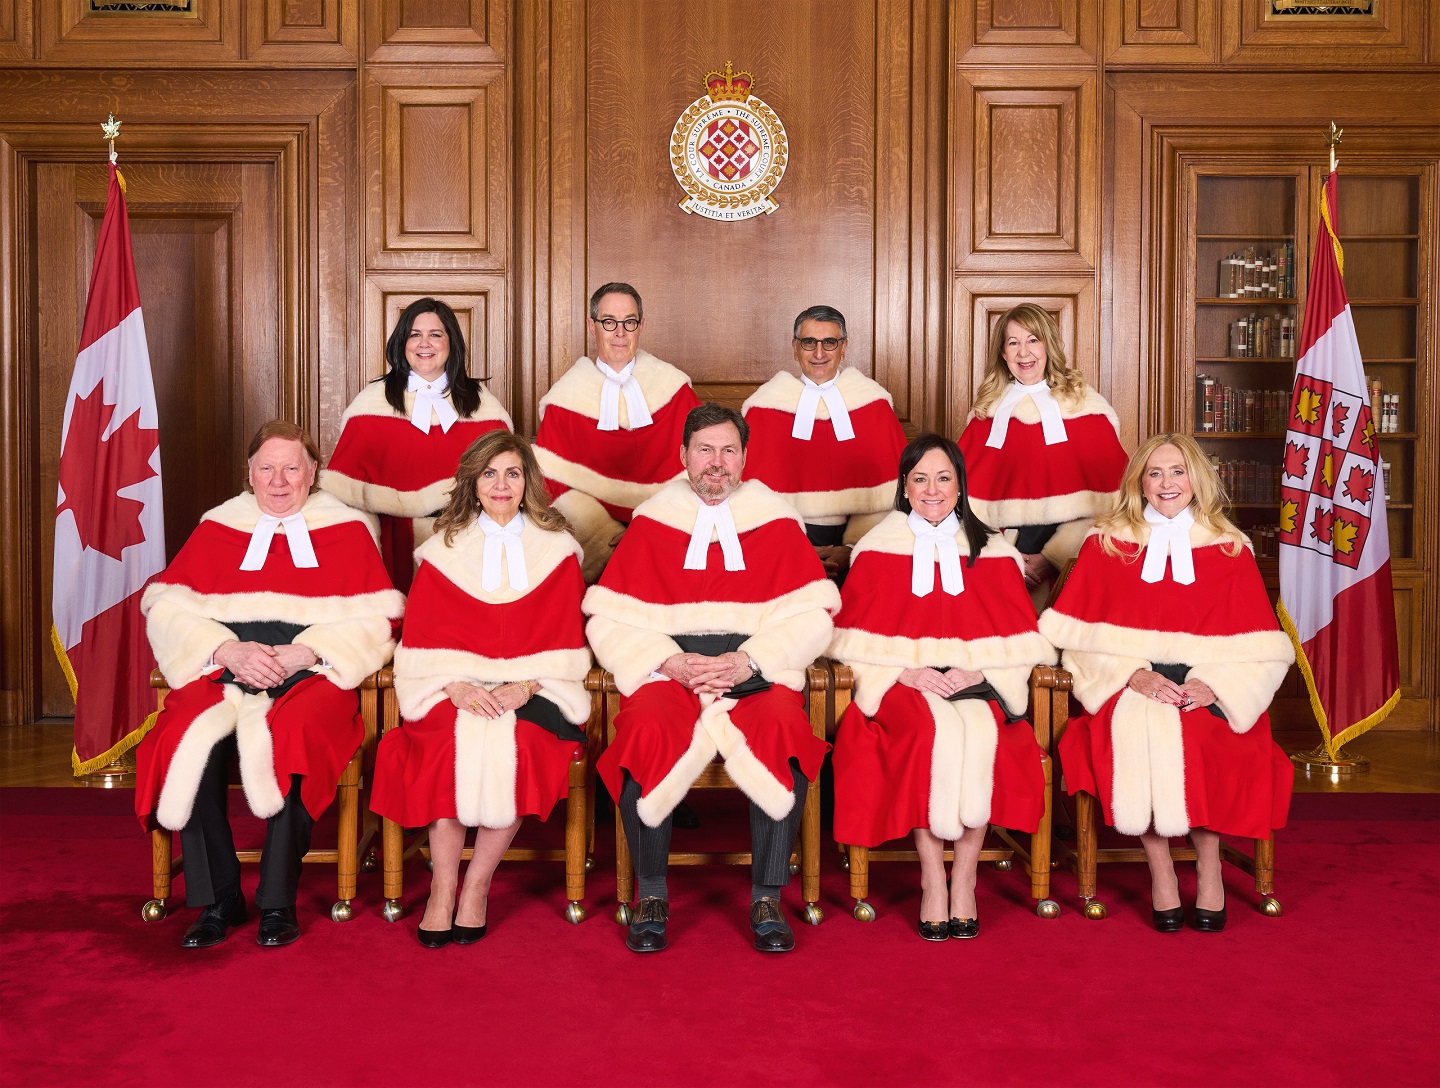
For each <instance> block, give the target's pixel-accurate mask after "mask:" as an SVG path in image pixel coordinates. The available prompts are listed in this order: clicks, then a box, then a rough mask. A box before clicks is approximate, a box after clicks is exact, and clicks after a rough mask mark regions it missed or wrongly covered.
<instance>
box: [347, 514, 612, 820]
mask: <svg viewBox="0 0 1440 1088" xmlns="http://www.w3.org/2000/svg"><path fill="white" fill-rule="evenodd" d="M520 542H521V546H522V547H523V548H524V551H525V573H526V579H527V581H528V583H529V588H527V589H525V590H515V589H512V588H511V587H510V582H509V565H508V563H507V562H506V561H505V560H504V559H502V560H501V571H502V577H501V581H500V586H499V588H497V589H494V590H486V589H485V588H484V586H483V585H482V584H481V575H482V572H483V570H484V556H485V531H484V529H482V528H481V526H480V523H479V522H478V521H476V522H473V523H471V524H470V525H469V526H467V527H466V528H464V529H462V530H460V532H459V533H457V534H456V535H455V539H454V541H453V542H452V543H451V544H450V545H449V546H448V547H447V546H446V544H445V538H444V536H443V534H442V535H436V536H432V537H431V538H430V539H429V540H427V541H426V542H425V543H424V544H422V545H420V547H419V549H418V550H417V551H416V553H415V554H416V556H417V558H419V559H420V569H419V570H418V571H417V572H416V574H415V585H414V587H413V588H412V589H411V591H410V597H409V600H408V601H407V602H406V610H405V632H404V636H403V638H402V639H401V641H400V646H399V648H398V649H397V650H396V651H395V696H396V698H397V699H398V700H399V702H400V713H401V715H402V717H403V718H404V723H403V724H402V726H401V727H400V728H399V729H392V730H391V731H390V732H389V733H387V734H385V737H384V739H382V740H381V742H380V749H379V752H378V753H377V754H376V757H375V786H374V790H373V792H372V794H371V798H370V807H371V808H372V809H374V810H375V811H376V812H378V813H379V814H380V815H381V816H385V817H387V818H389V819H391V820H394V821H395V822H396V823H398V824H401V825H402V826H404V827H423V826H425V825H428V824H431V823H433V822H434V821H436V820H438V819H459V820H460V822H461V823H464V824H466V825H467V826H469V827H476V826H484V827H495V828H499V827H509V826H510V825H511V824H512V823H514V822H515V820H516V818H517V817H518V816H538V817H540V818H541V819H542V820H543V819H545V818H546V817H547V816H549V814H550V810H551V809H552V808H553V807H554V806H555V802H556V801H558V800H559V799H560V798H561V797H563V796H564V795H565V793H566V791H567V790H568V789H569V768H570V762H571V760H572V759H573V758H574V756H575V751H576V749H577V748H578V747H579V745H577V744H576V742H574V741H567V740H561V739H560V738H559V737H557V736H556V735H555V734H554V733H551V732H548V731H546V730H545V729H542V728H541V727H540V726H538V725H536V724H534V723H533V722H529V721H525V720H523V719H517V718H516V716H515V713H514V711H508V712H506V713H505V714H502V715H500V717H498V718H486V717H484V716H482V715H479V714H472V713H470V712H469V711H464V710H459V709H457V708H456V706H455V704H454V703H453V702H451V700H450V698H449V697H448V696H447V695H446V694H445V686H446V685H447V684H450V683H453V682H455V681H464V682H466V683H470V684H478V685H481V686H484V687H487V688H490V687H496V686H498V685H500V684H506V683H510V682H512V681H520V680H538V681H540V684H541V687H540V690H539V691H537V692H536V693H535V694H534V695H532V696H531V698H532V699H546V700H549V701H550V702H552V703H554V704H555V706H557V707H558V708H559V709H560V712H561V714H563V715H564V716H565V718H566V720H567V721H570V722H572V723H575V724H580V723H583V722H585V721H586V720H587V719H588V718H589V717H590V696H589V695H588V694H587V693H586V691H585V674H586V673H587V672H588V671H589V669H590V651H589V650H588V649H586V647H585V627H584V619H583V617H582V616H581V614H580V597H581V595H582V594H583V593H584V590H585V585H584V582H583V580H582V579H581V577H580V561H579V557H580V547H579V545H577V544H576V543H575V541H574V540H573V539H572V538H571V537H570V535H569V534H568V533H563V532H547V531H545V530H543V529H540V528H538V527H536V526H535V525H534V524H533V523H532V522H530V521H529V520H528V519H527V520H526V523H525V526H524V528H523V530H522V531H521V534H520ZM503 554H504V553H503V552H502V555H503Z"/></svg>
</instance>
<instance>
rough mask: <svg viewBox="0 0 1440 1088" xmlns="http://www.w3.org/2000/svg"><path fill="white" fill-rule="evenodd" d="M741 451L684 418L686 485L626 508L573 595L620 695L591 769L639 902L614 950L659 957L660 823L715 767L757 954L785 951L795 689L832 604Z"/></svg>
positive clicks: (806, 750)
mask: <svg viewBox="0 0 1440 1088" xmlns="http://www.w3.org/2000/svg"><path fill="white" fill-rule="evenodd" d="M748 441H749V427H748V425H747V424H746V423H745V420H744V419H743V418H742V417H741V416H740V414H739V413H738V412H736V411H735V410H734V409H731V408H724V407H721V406H720V405H717V404H704V405H701V406H700V407H698V408H696V409H694V410H693V411H691V412H690V413H689V415H688V416H687V417H686V420H685V427H684V432H683V435H682V445H681V448H680V461H681V463H682V465H683V466H684V469H685V476H684V478H683V479H678V480H675V481H673V482H672V483H670V484H668V485H666V487H665V488H664V489H663V490H661V491H660V492H659V493H658V494H656V495H655V496H654V497H652V498H650V499H647V500H646V501H645V502H643V503H642V504H641V505H640V506H639V507H637V508H636V510H635V516H634V518H633V520H632V521H631V523H630V528H629V529H628V530H627V531H626V533H625V536H624V538H623V539H622V540H621V542H620V544H619V546H618V547H617V548H616V550H615V553H614V555H613V556H612V557H611V559H610V562H609V564H608V565H607V566H606V568H605V573H604V575H603V576H602V577H601V579H600V581H599V583H598V584H596V585H595V586H592V587H591V589H590V590H589V591H588V592H587V593H586V595H585V603H584V608H585V612H586V613H587V614H588V615H589V616H590V620H589V623H588V625H587V627H586V634H587V636H588V637H589V641H590V645H591V647H592V648H593V649H594V651H595V656H596V658H597V659H598V660H599V662H600V664H601V665H602V666H603V667H605V668H606V669H608V670H609V671H610V672H611V673H612V674H614V677H615V683H616V686H617V687H618V688H619V689H620V694H621V701H620V711H619V713H618V714H617V715H616V718H615V739H614V741H613V742H612V743H611V744H610V746H609V747H608V748H607V749H606V751H605V754H604V755H603V756H601V758H600V761H599V764H598V766H597V770H598V771H599V774H600V776H601V777H602V779H603V780H604V782H605V785H606V786H607V787H608V788H609V790H610V794H611V796H612V797H615V798H617V799H618V806H619V810H620V816H621V820H622V821H623V824H624V829H625V836H626V838H627V840H628V841H629V846H630V853H631V856H632V857H633V858H634V862H635V874H636V877H637V879H638V883H639V889H638V898H639V902H638V905H637V908H636V910H635V912H634V914H633V916H632V917H633V921H632V922H631V924H630V927H629V930H628V932H627V934H626V940H625V943H626V945H627V947H629V948H630V949H631V950H632V951H634V952H658V951H660V950H661V949H663V948H665V947H666V944H667V938H666V922H667V920H668V918H669V913H670V903H669V892H668V887H667V884H666V868H667V866H668V863H669V850H670V831H671V827H672V813H673V812H674V810H675V807H676V806H677V805H678V804H679V803H680V802H681V801H682V800H683V799H684V797H685V795H686V793H687V792H688V791H689V789H690V787H691V785H692V784H693V783H694V782H695V780H696V779H697V778H698V777H699V776H700V774H701V772H703V771H704V770H705V768H706V766H707V765H708V764H709V763H710V762H711V760H712V759H714V758H715V757H716V756H717V755H718V756H720V757H721V758H722V759H723V760H724V763H725V769H726V771H727V772H728V773H729V775H730V777H731V779H733V780H734V782H735V784H736V785H737V786H738V787H739V788H740V789H741V790H742V791H743V792H744V793H745V795H746V796H747V797H748V798H749V799H750V834H751V854H752V869H751V907H750V929H751V933H752V935H753V937H754V945H755V948H756V949H758V950H759V951H762V952H785V951H789V950H790V949H792V948H793V947H794V946H795V935H794V933H793V931H792V930H791V928H790V926H789V924H788V923H787V922H786V921H785V917H784V914H783V913H782V912H781V909H780V898H781V893H782V892H783V890H784V888H785V887H786V885H788V884H789V882H790V850H791V847H792V846H793V844H794V842H795V836H796V832H797V831H798V829H799V826H800V817H801V813H802V811H803V807H804V799H805V793H806V790H807V789H808V787H809V783H810V782H812V781H814V779H815V776H816V775H817V774H819V773H820V765H821V763H822V761H823V760H824V758H825V751H826V744H825V742H824V741H823V740H821V739H819V738H817V737H816V736H815V735H814V733H813V732H812V731H811V728H810V721H809V717H808V715H807V713H806V710H805V699H804V695H803V694H802V692H803V691H804V689H805V686H806V674H805V670H806V668H807V666H809V664H810V663H811V662H812V661H813V660H814V659H815V658H816V657H817V656H818V655H819V654H821V653H822V652H824V650H825V647H826V645H827V644H828V640H829V638H830V633H831V628H832V622H831V617H832V616H833V615H834V613H835V612H836V611H837V610H838V609H839V607H840V595H839V592H838V590H836V588H835V586H834V584H833V583H832V582H830V581H829V580H828V579H827V578H826V575H825V569H824V567H823V566H822V565H821V562H820V560H819V559H818V558H817V556H816V554H815V551H814V548H813V547H812V546H811V545H810V543H809V542H808V540H807V539H806V537H805V530H804V527H803V523H802V522H801V520H800V516H799V514H798V513H797V512H796V510H795V508H794V507H793V506H791V505H790V504H789V503H788V502H786V501H785V500H784V499H782V498H780V497H779V496H778V495H776V494H775V493H774V492H773V491H771V490H770V489H769V488H768V487H766V486H765V485H764V484H762V483H760V482H758V481H755V480H750V481H744V482H742V473H743V471H744V467H745V447H746V444H747V442H748Z"/></svg>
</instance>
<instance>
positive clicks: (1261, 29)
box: [1220, 0, 1436, 69]
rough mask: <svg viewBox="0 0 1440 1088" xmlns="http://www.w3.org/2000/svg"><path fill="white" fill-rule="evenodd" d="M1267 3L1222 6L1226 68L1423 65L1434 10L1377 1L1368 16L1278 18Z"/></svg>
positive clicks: (1244, 0) (1254, 0)
mask: <svg viewBox="0 0 1440 1088" xmlns="http://www.w3.org/2000/svg"><path fill="white" fill-rule="evenodd" d="M1269 6H1270V5H1269V4H1268V3H1267V2H1266V0H1224V3H1223V5H1222V8H1221V14H1220V40H1221V49H1220V59H1221V60H1222V62H1224V63H1226V64H1246V65H1249V64H1253V65H1260V66H1268V65H1286V66H1296V65H1302V66H1306V67H1314V68H1327V69H1336V68H1349V67H1365V68H1370V69H1373V68H1376V67H1383V66H1385V65H1409V64H1419V63H1422V62H1423V61H1424V60H1425V53H1426V40H1425V37H1426V35H1425V31H1426V27H1425V21H1426V16H1427V14H1428V16H1429V18H1430V19H1434V18H1435V17H1436V12H1435V10H1434V5H1433V4H1415V3H1407V2H1405V0H1375V2H1374V8H1373V10H1372V13H1371V14H1370V15H1362V16H1324V15H1320V16H1315V15H1307V16H1300V15H1274V14H1271V13H1270V11H1269Z"/></svg>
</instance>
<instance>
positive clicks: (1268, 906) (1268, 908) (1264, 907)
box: [146, 895, 1285, 918]
mask: <svg viewBox="0 0 1440 1088" xmlns="http://www.w3.org/2000/svg"><path fill="white" fill-rule="evenodd" d="M146 905H147V906H148V905H149V904H146ZM1260 913H1261V914H1263V915H1265V917H1266V918H1279V917H1280V915H1282V914H1284V913H1285V908H1284V907H1282V906H1281V905H1280V900H1278V899H1276V898H1275V897H1274V896H1273V895H1267V896H1266V897H1265V898H1264V899H1262V900H1260Z"/></svg>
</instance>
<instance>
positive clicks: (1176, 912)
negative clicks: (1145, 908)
mask: <svg viewBox="0 0 1440 1088" xmlns="http://www.w3.org/2000/svg"><path fill="white" fill-rule="evenodd" d="M1150 921H1151V923H1152V924H1153V925H1154V926H1155V928H1156V929H1157V930H1159V931H1160V932H1161V933H1179V932H1180V931H1181V930H1182V929H1184V928H1185V908H1184V907H1171V908H1170V909H1169V910H1156V909H1155V908H1154V907H1151V908H1150Z"/></svg>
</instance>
